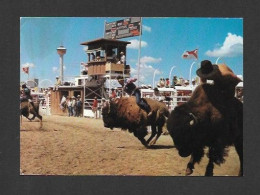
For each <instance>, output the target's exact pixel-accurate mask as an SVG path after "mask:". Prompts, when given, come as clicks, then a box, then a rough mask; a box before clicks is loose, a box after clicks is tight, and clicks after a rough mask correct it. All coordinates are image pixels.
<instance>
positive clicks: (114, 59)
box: [112, 51, 117, 63]
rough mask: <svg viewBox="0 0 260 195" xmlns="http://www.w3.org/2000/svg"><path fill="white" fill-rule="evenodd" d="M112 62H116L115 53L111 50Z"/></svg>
mask: <svg viewBox="0 0 260 195" xmlns="http://www.w3.org/2000/svg"><path fill="white" fill-rule="evenodd" d="M112 62H113V63H116V62H117V55H116V53H115V52H114V51H112Z"/></svg>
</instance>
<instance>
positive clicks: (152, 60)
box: [140, 56, 162, 64]
mask: <svg viewBox="0 0 260 195" xmlns="http://www.w3.org/2000/svg"><path fill="white" fill-rule="evenodd" d="M160 61H162V58H153V57H150V56H144V57H142V58H141V59H140V62H141V63H144V64H145V63H158V62H160Z"/></svg>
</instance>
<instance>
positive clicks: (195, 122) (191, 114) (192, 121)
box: [189, 112, 198, 125]
mask: <svg viewBox="0 0 260 195" xmlns="http://www.w3.org/2000/svg"><path fill="white" fill-rule="evenodd" d="M189 115H190V116H191V117H192V118H193V120H191V121H190V125H194V124H197V123H198V119H197V117H196V116H195V115H194V114H193V113H191V112H190V113H189Z"/></svg>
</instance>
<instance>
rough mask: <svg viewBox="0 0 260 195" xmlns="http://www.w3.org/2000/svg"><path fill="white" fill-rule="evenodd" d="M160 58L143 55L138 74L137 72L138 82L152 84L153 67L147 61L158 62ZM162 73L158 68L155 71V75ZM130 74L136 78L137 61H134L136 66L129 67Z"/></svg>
mask: <svg viewBox="0 0 260 195" xmlns="http://www.w3.org/2000/svg"><path fill="white" fill-rule="evenodd" d="M161 60H162V59H161V58H153V57H150V56H144V57H142V58H141V59H140V74H139V81H140V84H152V82H153V75H154V72H155V70H156V69H155V68H154V67H153V66H152V65H150V64H147V63H159V62H160V61H161ZM159 74H162V72H160V71H159V70H157V71H156V72H155V75H159ZM131 75H132V76H133V77H135V78H138V63H136V67H135V68H133V67H131Z"/></svg>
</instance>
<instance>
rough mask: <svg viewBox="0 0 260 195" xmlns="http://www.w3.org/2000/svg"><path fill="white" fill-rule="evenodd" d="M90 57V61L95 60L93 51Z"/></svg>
mask: <svg viewBox="0 0 260 195" xmlns="http://www.w3.org/2000/svg"><path fill="white" fill-rule="evenodd" d="M91 58H92V59H91V60H92V61H95V59H96V56H95V54H94V53H91Z"/></svg>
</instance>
